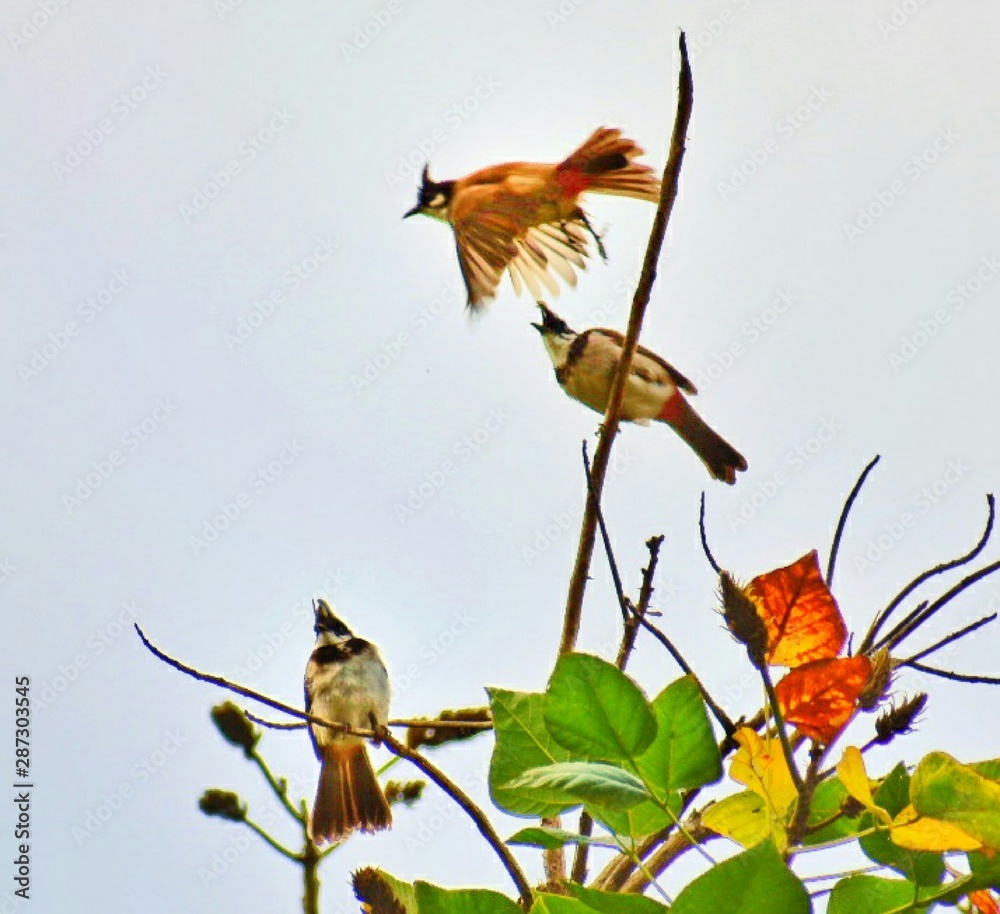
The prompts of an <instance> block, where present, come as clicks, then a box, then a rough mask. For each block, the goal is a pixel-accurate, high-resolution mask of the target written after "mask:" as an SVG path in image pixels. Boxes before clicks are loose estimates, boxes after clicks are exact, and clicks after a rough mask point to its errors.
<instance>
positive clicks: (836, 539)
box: [826, 454, 882, 588]
mask: <svg viewBox="0 0 1000 914" xmlns="http://www.w3.org/2000/svg"><path fill="white" fill-rule="evenodd" d="M881 459H882V455H881V454H876V455H875V458H874V459H873V460H872V462H871V463H869V464H868V466H866V467H865V468H864V469H863V470H862V471H861V475H860V476H859V477H858V481H857V482H856V483H854V488H853V489H851V494H850V495H848V496H847V501H845V502H844V508H843V510H842V511H841V512H840V520H839V521H838V522H837V531H836V533H834V534H833V544H832V545H831V546H830V560H829V562H827V565H826V586H827V587H830V588H832V587H833V572H834V569H835V568H836V567H837V553H838V552H839V551H840V540H841V537H842V536H843V535H844V528H845V527H846V526H847V518H848V516H849V515H850V513H851V508H853V507H854V501H855V499H856V498H857V497H858V495H859V494H861V488H862V486H864V484H865V480H866V479H867V478H868V474H869V473H870V472H871V471H872V470H874V469H875V464H876V463H878V462H879V460H881Z"/></svg>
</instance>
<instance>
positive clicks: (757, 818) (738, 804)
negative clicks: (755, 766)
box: [701, 790, 785, 850]
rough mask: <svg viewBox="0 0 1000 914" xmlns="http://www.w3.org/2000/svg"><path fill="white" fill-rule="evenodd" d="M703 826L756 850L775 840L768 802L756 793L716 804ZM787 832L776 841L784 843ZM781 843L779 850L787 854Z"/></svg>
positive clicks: (704, 816) (780, 832)
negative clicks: (761, 844)
mask: <svg viewBox="0 0 1000 914" xmlns="http://www.w3.org/2000/svg"><path fill="white" fill-rule="evenodd" d="M701 821H702V824H703V825H705V826H706V827H707V828H710V829H711V830H712V831H714V832H717V833H718V834H720V835H724V836H725V837H726V838H732V840H733V841H735V842H736V843H737V844H741V845H742V846H743V847H748V848H749V847H754V846H755V845H757V844H760V842H761V841H764V840H766V839H767V838H769V837H771V835H772V833H773V830H772V823H771V819H770V816H768V814H767V801H766V800H765V799H764V798H763V797H761V796H758V795H757V794H756V793H754V792H753V791H752V790H743V791H741V792H740V793H737V794H733V796H731V797H726V798H725V799H724V800H720V801H719V802H718V803H713V804H712V805H711V806H709V807H708V809H706V810H705V812H704V813H703V814H702V817H701ZM784 834H785V829H784V827H782V828H780V829H779V830H778V832H777V834H775V839H776V840H777V839H779V838H780V839H781V841H782V842H783V841H784ZM784 849H785V844H784V843H781V844H779V846H778V850H784Z"/></svg>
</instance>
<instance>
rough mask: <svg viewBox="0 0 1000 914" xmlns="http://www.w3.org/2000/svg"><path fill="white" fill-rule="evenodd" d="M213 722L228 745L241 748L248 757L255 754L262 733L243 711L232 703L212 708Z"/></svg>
mask: <svg viewBox="0 0 1000 914" xmlns="http://www.w3.org/2000/svg"><path fill="white" fill-rule="evenodd" d="M212 721H213V723H214V724H215V726H216V727H217V728H218V730H219V732H220V733H221V734H222V736H223V738H224V739H225V740H226V742H227V743H232V745H234V746H239V747H240V748H241V749H242V750H243V751H244V752H245V753H246V754H247V755H248V756H249V755H250V753H251V752H253V749H254V746H256V745H257V740H259V739H260V731H259V730H258V729H257V728H256V727H254V725H253V724H252V723H250V720H249V719H248V718H247V716H246V714H244V713H243V711H242V709H240V708H238V707H237V706H236V705H234V704H233V703H232V702H231V701H226V702H223V703H222V704H221V705H216V706H215V707H214V708H212Z"/></svg>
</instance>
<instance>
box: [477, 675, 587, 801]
mask: <svg viewBox="0 0 1000 914" xmlns="http://www.w3.org/2000/svg"><path fill="white" fill-rule="evenodd" d="M487 691H488V693H489V696H490V710H491V711H492V712H493V730H494V733H495V735H496V745H495V746H494V748H493V757H492V758H491V759H490V796H491V797H492V799H493V802H494V803H496V805H497V806H499V807H500V808H501V809H503V810H506V811H507V812H509V813H512V814H513V815H516V816H539V817H544V816H554V815H556V814H557V813H558V812H559V811H560V810H561V809H562V808H563V807H562V806H561V805H558V804H552V803H546V802H544V801H542V799H541V798H540V797H539V796H538V794H537V793H534V792H532V791H521V790H519V789H517V788H512V787H511V786H510V784H511V782H512V781H514V780H516V779H517V778H518V777H520V776H521V775H522V774H524V772H525V771H527V770H528V769H529V768H538V767H540V766H542V765H550V764H552V763H553V762H567V761H569V760H570V759H571V758H572V756H571V754H570V753H569V752H568V751H567V750H566V749H564V748H563V747H562V746H560V745H559V744H558V743H557V742H556V741H555V740H554V739H553V738H552V735H551V734H550V733H549V731H548V730H547V729H546V728H545V721H544V718H543V714H542V708H543V705H544V703H545V696H544V695H542V694H540V693H535V692H509V691H507V690H506V689H488V690H487Z"/></svg>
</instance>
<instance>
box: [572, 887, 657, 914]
mask: <svg viewBox="0 0 1000 914" xmlns="http://www.w3.org/2000/svg"><path fill="white" fill-rule="evenodd" d="M566 888H568V889H569V891H570V894H572V895H573V897H574V898H576V899H577V900H579V901H582V902H583V903H584V904H585V905H586V906H587V907H588V909H590V910H592V911H600V912H601V914H663V912H664V911H666V910H667V908H666V907H665V906H664V905H662V904H660V903H659V902H658V901H654V900H653V899H652V898H646V897H645V896H644V895H625V894H622V893H620V892H599V891H598V890H597V889H588V888H585V887H584V886H582V885H577V884H576V883H574V882H570V883H567V885H566Z"/></svg>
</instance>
